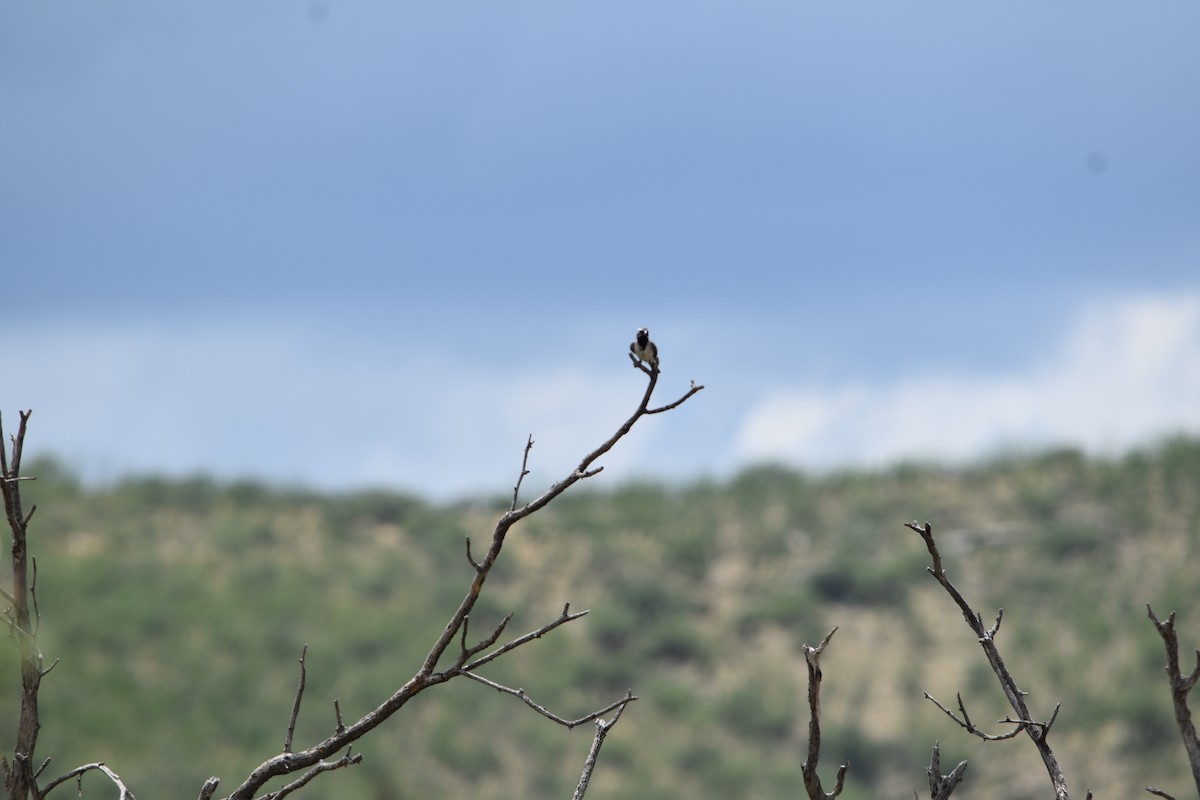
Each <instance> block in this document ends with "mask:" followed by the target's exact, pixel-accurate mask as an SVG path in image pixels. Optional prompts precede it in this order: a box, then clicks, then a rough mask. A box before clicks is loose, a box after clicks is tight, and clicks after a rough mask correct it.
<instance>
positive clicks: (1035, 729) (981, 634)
mask: <svg viewBox="0 0 1200 800" xmlns="http://www.w3.org/2000/svg"><path fill="white" fill-rule="evenodd" d="M905 527H907V528H909V529H911V530H913V531H916V532H917V533H919V534H920V535H921V538H922V539H924V540H925V547H926V548H927V549H928V550H929V557H930V559H931V560H932V562H933V566H932V567H928V568H927V569H928V572H929V574H930V575H932V576H933V577H934V579H935V580H937V582H938V583H939V584H941V586H942V588H943V589H945V590H946V593H947V594H949V595H950V597H951V598H953V600H954V602H955V604H956V605H957V606H958V608H959V610H960V611H961V612H962V615H963V619H965V620H966V621H967V625H969V626H970V628H971V630H972V631H974V632H975V636H976V637H977V639H978V641H979V645H980V646H981V647H982V648H983V652H984V655H985V656H986V657H987V660H988V664H990V665H991V667H992V672H994V673H995V674H996V678H997V679H998V680H999V681H1000V688H1001V689H1003V691H1004V696H1005V697H1007V698H1008V702H1009V705H1011V706H1012V709H1013V711H1015V712H1017V716H1016V719H1011V718H1010V719H1006V720H1003V722H1006V723H1011V724H1015V725H1016V726H1017V728H1016V730H1015V731H1013V732H1012V734H1010V735H1008V736H996V737H989V736H986V735H984V734H982V733H981V732H980V731H978V730H976V729H975V728H974V726H973V725H971V724H970V720H969V718H968V717H967V714H966V709H965V708H964V707H963V704H962V698H961V696H960V697H959V710H960V711H962V714H963V718H962V719H961V720H960V719H958V718H957V717H955V716H954V714H952V713H950V711H948V710H947V709H946V707H945V706H943V705H942V704H941V703H937V701H936V700H934V701H933V702H934V703H935V704H936V705H937V706H938V708H940V709H942V711H944V712H945V713H946V714H948V715H949V716H950V717H951V718H952V719H954V720H955V721H956V722H958V724H959V725H961V726H962V727H963V728H964V729H966V730H967V731H969V732H971V733H973V734H975V735H976V736H980V737H981V738H983V739H985V740H992V741H994V740H997V739H1005V738H1011V737H1012V736H1015V735H1016V734H1017V733H1018V732H1020V731H1022V730H1023V731H1025V733H1026V734H1027V735H1028V736H1029V738H1030V740H1031V741H1032V742H1033V744H1034V747H1036V748H1037V751H1038V755H1040V756H1041V758H1042V763H1043V764H1044V765H1045V767H1046V772H1047V773H1048V774H1049V776H1050V784H1051V785H1052V786H1053V787H1054V796H1055V799H1056V800H1069V798H1070V792H1069V791H1068V789H1067V779H1066V777H1065V776H1064V775H1063V771H1062V767H1060V766H1059V764H1058V758H1057V757H1056V756H1055V755H1054V751H1053V750H1052V749H1051V747H1050V744H1049V743H1048V742H1047V741H1046V739H1047V737H1048V736H1049V733H1050V728H1051V726H1053V725H1054V720H1055V719H1056V718H1057V717H1058V708H1057V707H1055V709H1054V714H1053V715H1052V716H1051V717H1050V719H1049V721H1047V722H1035V721H1034V719H1033V717H1032V715H1031V714H1030V713H1029V707H1028V706H1027V705H1026V703H1025V694H1026V693H1025V692H1023V691H1021V690H1020V689H1019V688H1018V687H1017V682H1016V680H1015V679H1014V678H1013V676H1012V673H1011V672H1009V671H1008V666H1007V665H1006V664H1005V663H1004V659H1003V658H1002V657H1001V655H1000V650H999V648H998V647H997V646H996V634H997V633H998V632H999V631H1000V621H1001V619H1003V616H1004V611H1003V609H1001V611H1000V613H999V614H997V616H996V622H995V624H994V625H992V627H991V628H985V627H984V626H983V615H982V614H980V613H978V612H977V611H975V610H974V609H972V608H971V606H970V604H969V603H967V601H966V599H964V598H963V596H962V594H961V593H959V591H958V589H956V588H955V586H954V584H953V583H951V582H950V579H949V578H948V577H947V576H946V570H945V569H944V568H943V566H942V555H941V553H939V552H938V549H937V544H936V543H935V542H934V539H933V528H932V526H930V524H929V523H928V522H926V523H925V524H924V525H921V524H920V523H917V522H908V523H905ZM925 696H926V697H929V699H930V700H933V698H932V697H930V696H929V694H928V693H926V695H925Z"/></svg>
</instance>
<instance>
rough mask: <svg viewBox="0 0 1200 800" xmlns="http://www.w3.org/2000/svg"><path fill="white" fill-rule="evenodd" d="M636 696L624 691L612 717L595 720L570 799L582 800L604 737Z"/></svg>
mask: <svg viewBox="0 0 1200 800" xmlns="http://www.w3.org/2000/svg"><path fill="white" fill-rule="evenodd" d="M636 699H637V698H636V697H634V696H633V692H632V691H630V692H626V694H625V699H623V700H622V701H621V702H620V708H618V709H617V713H616V714H614V715H613V718H612V719H610V720H609V721H608V722H605V721H604V720H602V719H597V720H596V735H595V736H594V737H593V738H592V748H591V750H589V751H588V755H587V759H586V760H584V762H583V774H582V775H580V776H579V785H578V786H576V787H575V794H574V795H573V796H572V800H583V796H584V794H585V793H586V792H587V787H588V783H590V782H591V780H592V771H593V770H595V768H596V759H597V758H598V757H599V756H600V748H601V746H603V744H604V737H606V736H608V732H609V731H611V730H612V729H613V727H614V726H615V725H616V724H617V722H618V721H619V720H620V719H621V715H622V714H624V713H625V707H626V706H628V705H629V704H630V703H631V702H633V701H634V700H636Z"/></svg>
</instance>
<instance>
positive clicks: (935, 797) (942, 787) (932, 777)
mask: <svg viewBox="0 0 1200 800" xmlns="http://www.w3.org/2000/svg"><path fill="white" fill-rule="evenodd" d="M928 696H929V695H926V697H928ZM943 710H945V709H943ZM946 713H949V712H946ZM926 771H927V772H928V774H929V797H930V800H948V798H949V797H950V795H951V794H952V793H953V792H954V789H955V788H956V787H957V786H958V784H959V783H960V782H961V781H962V779H963V775H965V774H966V772H967V762H966V761H960V762H958V766H956V767H955V768H954V769H952V770H950V771H949V772H948V773H946V774H945V775H943V774H942V748H941V745H940V744H939V743H938V742H934V743H933V756H932V757H930V759H929V769H928V770H926Z"/></svg>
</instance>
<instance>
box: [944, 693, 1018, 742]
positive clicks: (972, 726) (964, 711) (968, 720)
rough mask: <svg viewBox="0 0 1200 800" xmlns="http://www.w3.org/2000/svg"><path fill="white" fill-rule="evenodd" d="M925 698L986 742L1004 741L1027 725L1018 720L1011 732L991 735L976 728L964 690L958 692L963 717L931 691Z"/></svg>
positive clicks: (964, 728)
mask: <svg viewBox="0 0 1200 800" xmlns="http://www.w3.org/2000/svg"><path fill="white" fill-rule="evenodd" d="M925 699H926V700H928V701H929V702H931V703H933V704H934V705H935V706H937V707H938V708H940V709H941V710H942V712H943V713H944V714H945V715H946V716H947V717H949V718H950V719H952V720H954V721H955V722H957V723H958V724H959V726H960V727H961V728H962V729H963V730H965V731H966V732H967V733H970V734H972V735H974V736H978V737H979V738H980V739H982V740H983V741H985V742H1002V741H1004V740H1005V739H1011V738H1013V737H1014V736H1016V735H1017V734H1018V733H1020V732H1021V731H1023V730H1025V725H1026V724H1027V723H1024V722H1018V723H1016V725H1017V727H1016V729H1015V730H1013V731H1011V732H1009V733H1003V734H999V735H991V734H987V733H984V732H983V731H981V730H979V728H976V727H975V724H974V723H973V722H971V717H970V715H969V714H967V708H966V706H965V705H963V699H962V692H959V693H958V710H959V713H961V714H962V717H961V718H960V717H957V716H955V715H954V712H953V711H951V710H950V709H948V708H946V707H945V706H944V705H942V704H941V703H939V702H938V701H937V698H935V697H934V696H933V695H931V694H930V693H929V692H925ZM1001 721H1002V722H1012V721H1013V720H1001Z"/></svg>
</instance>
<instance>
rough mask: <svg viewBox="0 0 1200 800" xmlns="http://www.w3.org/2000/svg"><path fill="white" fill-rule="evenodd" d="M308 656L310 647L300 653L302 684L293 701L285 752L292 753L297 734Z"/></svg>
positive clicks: (284, 747)
mask: <svg viewBox="0 0 1200 800" xmlns="http://www.w3.org/2000/svg"><path fill="white" fill-rule="evenodd" d="M306 655H308V645H307V644H306V645H304V649H302V650H301V651H300V683H299V684H298V685H297V686H296V699H295V700H293V701H292V714H291V716H290V717H289V718H288V727H287V738H286V739H284V740H283V752H285V753H290V752H292V737H293V736H294V735H295V733H296V718H297V717H299V716H300V700H301V699H303V697H304V681H305V679H306V677H307V675H308V671H307V670H306V669H305V668H304V657H305V656H306Z"/></svg>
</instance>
